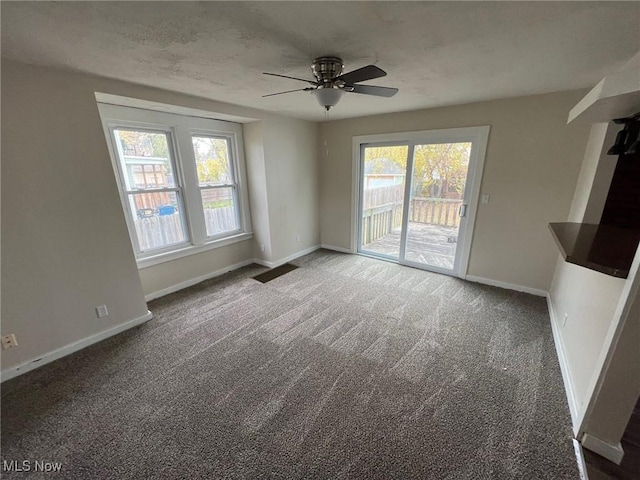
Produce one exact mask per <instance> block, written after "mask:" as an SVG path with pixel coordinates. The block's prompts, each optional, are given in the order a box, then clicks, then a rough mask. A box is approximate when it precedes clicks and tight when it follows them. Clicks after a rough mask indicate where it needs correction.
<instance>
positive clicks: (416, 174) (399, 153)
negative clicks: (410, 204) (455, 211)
mask: <svg viewBox="0 0 640 480" xmlns="http://www.w3.org/2000/svg"><path fill="white" fill-rule="evenodd" d="M470 152H471V143H434V144H425V145H416V146H415V148H414V152H413V182H412V185H413V194H414V195H416V196H422V197H446V196H452V195H453V196H458V197H461V196H462V193H463V190H464V184H465V181H466V178H467V167H468V165H469V154H470ZM407 155H408V148H407V147H406V146H387V147H367V148H366V149H365V164H366V165H367V167H370V168H371V173H376V174H380V173H387V172H384V171H383V170H384V166H385V165H387V164H388V161H389V160H391V161H392V162H393V163H395V164H396V165H398V167H400V168H401V169H402V170H406V165H407ZM385 159H386V160H385Z"/></svg>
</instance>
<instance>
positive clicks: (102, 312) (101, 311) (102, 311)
mask: <svg viewBox="0 0 640 480" xmlns="http://www.w3.org/2000/svg"><path fill="white" fill-rule="evenodd" d="M96 315H98V318H102V317H106V316H107V315H109V310H107V306H106V305H98V306H97V307H96Z"/></svg>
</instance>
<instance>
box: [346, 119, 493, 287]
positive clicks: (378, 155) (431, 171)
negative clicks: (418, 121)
mask: <svg viewBox="0 0 640 480" xmlns="http://www.w3.org/2000/svg"><path fill="white" fill-rule="evenodd" d="M398 135H402V134H395V135H393V136H394V137H397V136H398ZM487 135H488V127H476V128H475V129H473V128H472V129H455V130H445V131H438V132H420V134H419V135H417V134H416V133H412V134H410V135H407V137H408V138H407V139H406V140H404V141H394V142H389V141H387V142H384V141H383V142H366V141H362V140H367V139H369V138H370V137H366V138H365V137H359V138H360V139H362V140H360V141H359V142H360V143H359V144H358V146H359V159H358V162H359V172H360V175H359V177H360V189H359V192H360V195H359V203H358V229H357V230H358V240H357V250H358V252H359V253H362V254H365V255H371V256H375V257H379V258H383V259H387V260H393V261H397V262H399V263H402V264H406V265H410V266H414V267H418V268H424V269H427V270H432V271H437V272H441V273H447V274H451V275H458V276H463V275H464V274H465V272H466V263H467V260H468V255H469V250H470V244H471V235H470V233H471V232H470V231H469V230H468V228H469V223H470V222H469V219H470V214H471V213H472V214H474V216H475V211H476V207H477V206H476V202H475V200H476V199H477V197H478V193H479V177H478V178H477V179H476V181H475V182H474V181H473V180H474V175H475V176H477V175H479V174H480V173H481V167H482V165H481V161H482V160H483V159H484V149H485V146H486V140H487Z"/></svg>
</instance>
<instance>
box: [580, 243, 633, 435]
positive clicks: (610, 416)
mask: <svg viewBox="0 0 640 480" xmlns="http://www.w3.org/2000/svg"><path fill="white" fill-rule="evenodd" d="M639 263H640V249H638V253H636V262H635V272H634V276H630V278H629V279H627V281H626V287H627V288H625V291H624V292H623V296H625V295H626V296H627V298H626V300H624V302H623V303H622V304H620V305H618V309H619V312H616V313H620V316H619V317H618V316H616V315H614V317H613V318H614V321H613V322H612V323H611V327H610V332H608V333H609V335H610V336H611V347H612V348H611V349H610V354H609V355H608V356H607V358H606V359H605V363H604V368H603V369H602V371H601V372H600V375H599V378H598V381H597V383H595V388H594V395H593V398H592V400H591V405H590V408H589V411H588V414H587V416H586V418H585V422H584V426H583V430H584V431H585V432H586V433H589V434H590V435H592V436H594V437H596V438H598V439H600V440H602V441H604V442H606V443H608V444H610V445H616V444H617V443H618V442H619V441H620V438H621V437H622V435H623V433H624V431H625V429H626V426H627V423H628V422H629V418H630V417H631V414H632V412H633V408H634V407H635V405H636V402H637V401H638V398H639V397H640V348H639V347H640V271H639V270H638V264H639ZM634 278H635V280H634ZM626 290H628V292H627V291H626ZM609 335H608V336H609Z"/></svg>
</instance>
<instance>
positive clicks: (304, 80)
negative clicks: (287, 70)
mask: <svg viewBox="0 0 640 480" xmlns="http://www.w3.org/2000/svg"><path fill="white" fill-rule="evenodd" d="M262 73H263V75H271V76H272V77H282V78H290V79H291V80H299V81H300V82H307V83H309V84H311V85H314V86H318V85H320V84H319V83H318V82H314V81H313V80H306V79H304V78H298V77H290V76H289V75H280V74H278V73H267V72H262Z"/></svg>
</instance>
